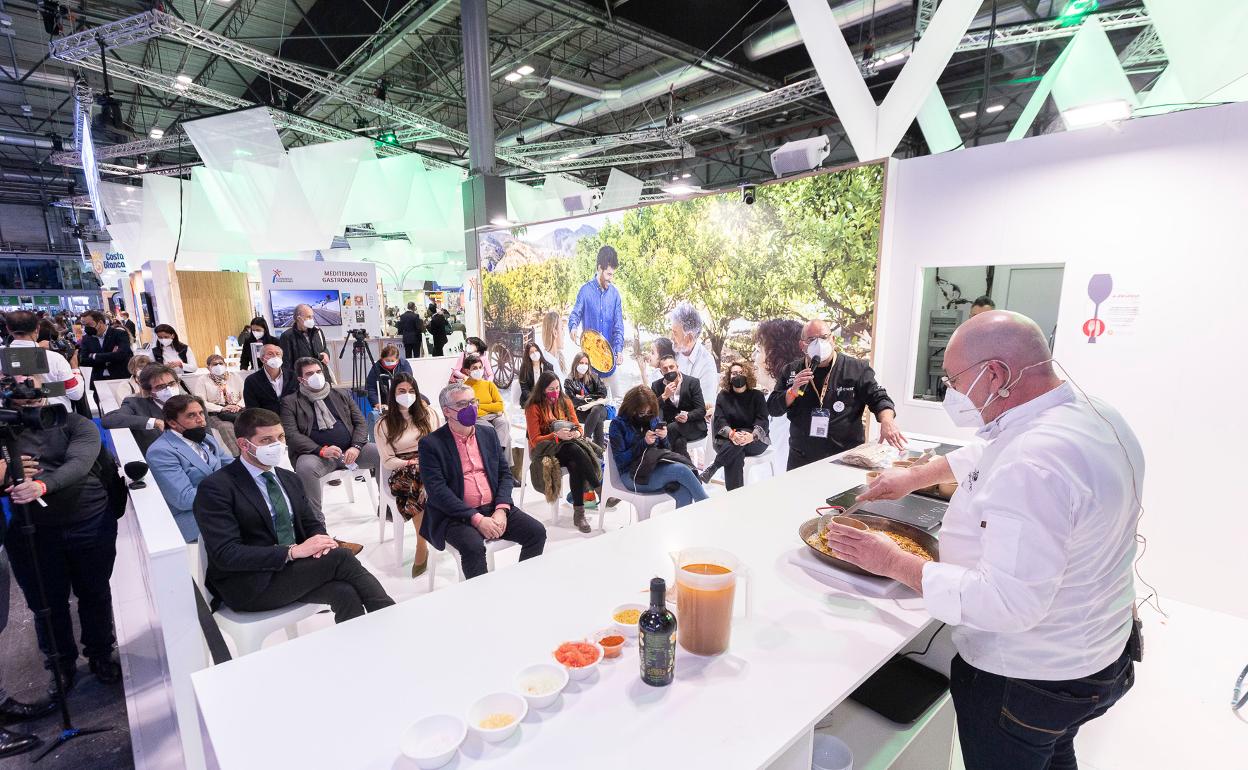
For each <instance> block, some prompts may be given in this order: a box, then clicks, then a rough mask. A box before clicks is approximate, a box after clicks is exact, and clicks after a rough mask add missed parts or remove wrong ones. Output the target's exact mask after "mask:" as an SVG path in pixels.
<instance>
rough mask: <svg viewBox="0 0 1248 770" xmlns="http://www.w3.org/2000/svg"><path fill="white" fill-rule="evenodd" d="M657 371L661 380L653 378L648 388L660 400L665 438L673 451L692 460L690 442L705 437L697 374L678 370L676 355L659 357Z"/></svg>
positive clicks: (703, 415)
mask: <svg viewBox="0 0 1248 770" xmlns="http://www.w3.org/2000/svg"><path fill="white" fill-rule="evenodd" d="M659 371H660V372H662V374H663V379H661V380H655V381H654V383H653V384H652V385H651V386H650V389H651V390H652V391H654V395H655V396H656V397H657V398H658V399H659V408H660V411H659V418H660V419H662V420H663V422H664V423H666V424H667V441H668V443H669V444H670V445H671V449H672V451H673V452H675V453H677V454H682V455H684V456H685V457H689V458H690V459H692V457H691V456H690V454H689V442H691V441H701V440H702V439H704V438H706V403H705V401H704V400H703V396H702V384H701V383H700V382H698V378H697V377H686V376H685V375H684V374H682V373H681V371H680V366H679V365H678V364H677V363H676V357H675V356H664V357H663V358H662V359H660V361H659Z"/></svg>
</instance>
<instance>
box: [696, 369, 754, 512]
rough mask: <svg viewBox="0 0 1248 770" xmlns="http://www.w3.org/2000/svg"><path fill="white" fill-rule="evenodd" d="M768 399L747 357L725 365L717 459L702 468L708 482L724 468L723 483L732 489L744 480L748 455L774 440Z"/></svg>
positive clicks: (716, 434) (716, 432)
mask: <svg viewBox="0 0 1248 770" xmlns="http://www.w3.org/2000/svg"><path fill="white" fill-rule="evenodd" d="M769 422H770V418H768V416H767V399H766V398H764V397H763V392H762V391H761V390H759V389H758V382H757V381H756V380H755V378H754V367H753V366H751V365H750V364H749V362H747V361H734V362H733V363H731V364H730V365H729V366H728V367H727V368H726V369H724V374H723V378H722V379H721V381H720V390H719V396H718V397H717V398H716V399H715V422H714V424H713V425H712V426H711V435H713V436H714V443H715V460H714V461H713V462H712V463H711V464H710V465H708V466H707V467H706V470H704V471H703V472H702V476H701V480H702V483H703V484H705V483H707V482H709V481H710V480H711V477H712V476H714V475H715V472H716V471H718V470H719V469H720V468H723V469H724V486H726V487H727V488H728V489H729V490H733V489H737V488H738V487H741V486H744V484H745V458H747V457H757V456H758V455H761V454H762V453H763V452H766V451H767V447H768V445H770V444H771V438H770V437H769V436H768V432H767V428H768V424H769Z"/></svg>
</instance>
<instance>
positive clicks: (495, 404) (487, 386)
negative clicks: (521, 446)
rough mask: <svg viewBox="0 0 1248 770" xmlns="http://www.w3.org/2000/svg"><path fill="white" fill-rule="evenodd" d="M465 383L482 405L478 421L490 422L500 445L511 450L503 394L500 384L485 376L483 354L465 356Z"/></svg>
mask: <svg viewBox="0 0 1248 770" xmlns="http://www.w3.org/2000/svg"><path fill="white" fill-rule="evenodd" d="M462 371H463V373H464V384H465V385H467V386H468V387H470V388H472V392H473V394H475V395H476V397H477V401H479V402H480V405H479V406H477V422H485V423H489V425H490V427H491V428H493V429H494V432H495V433H497V434H498V445H499V446H501V447H502V448H503V451H504V452H509V451H511V449H510V447H511V424H510V423H508V422H507V415H506V413H505V412H504V411H503V394H502V393H500V392H499V390H498V386H497V385H495V384H494V383H492V382H490V381H489V380H487V379H486V378H485V365H484V363H482V361H481V356H479V355H477V354H475V353H470V354H468V355H466V356H464V368H463V370H462Z"/></svg>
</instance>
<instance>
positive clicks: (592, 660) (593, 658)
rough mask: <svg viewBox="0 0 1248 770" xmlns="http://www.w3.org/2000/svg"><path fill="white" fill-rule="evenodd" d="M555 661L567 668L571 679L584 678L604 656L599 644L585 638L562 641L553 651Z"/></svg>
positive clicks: (604, 653) (604, 652) (596, 666)
mask: <svg viewBox="0 0 1248 770" xmlns="http://www.w3.org/2000/svg"><path fill="white" fill-rule="evenodd" d="M553 654H554V656H555V661H556V662H557V663H559V664H560V665H561V666H563V667H564V668H565V669H567V670H568V676H569V677H571V678H573V679H584V678H585V677H587V676H589V675H590V673H591V672H592V671H593V670H594V669H595V668H598V664H599V663H600V662H602V659H603V658H604V657H605V656H606V651H605V650H603V649H602V646H601V645H598V644H594V643H593V642H587V641H585V640H583V639H582V640H580V641H575V642H564V643H563V644H561V645H559V646H558V647H557V648H556V649H555V651H554V653H553Z"/></svg>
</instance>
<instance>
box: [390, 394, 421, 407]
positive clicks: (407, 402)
mask: <svg viewBox="0 0 1248 770" xmlns="http://www.w3.org/2000/svg"><path fill="white" fill-rule="evenodd" d="M394 400H395V403H397V404H398V405H399V406H401V407H403V408H404V409H410V408H411V407H412V404H414V403H416V394H415V393H400V394H398V395H397V396H395V397H394Z"/></svg>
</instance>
